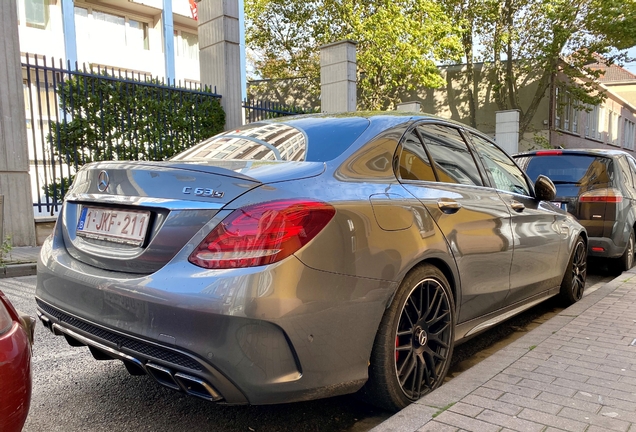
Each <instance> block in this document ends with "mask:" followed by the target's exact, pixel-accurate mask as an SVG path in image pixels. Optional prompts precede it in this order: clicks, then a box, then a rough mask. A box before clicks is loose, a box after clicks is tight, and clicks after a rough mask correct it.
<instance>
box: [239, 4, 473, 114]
mask: <svg viewBox="0 0 636 432" xmlns="http://www.w3.org/2000/svg"><path fill="white" fill-rule="evenodd" d="M245 9H246V18H247V19H246V22H247V31H246V39H247V44H248V46H249V47H250V48H251V49H252V50H253V53H254V55H255V65H256V69H257V71H258V73H259V74H260V75H261V76H262V77H263V78H296V77H301V76H302V77H309V78H311V86H310V92H314V93H319V91H320V87H319V84H320V75H319V74H320V67H319V49H318V48H319V47H320V46H321V45H324V44H327V43H331V42H335V41H339V40H344V39H349V40H354V41H356V42H357V43H358V45H357V62H358V89H359V95H358V96H359V97H358V107H359V108H360V109H383V108H391V107H394V105H395V104H396V103H397V102H399V96H398V95H399V94H400V93H404V92H405V91H409V90H413V89H416V88H420V87H437V86H440V85H442V84H443V81H442V78H441V76H440V74H439V71H438V68H437V66H436V65H437V63H438V62H439V61H451V60H452V61H456V60H458V59H459V58H460V55H461V44H460V40H459V38H458V36H457V35H458V31H457V28H456V27H455V26H454V25H453V24H452V22H451V20H450V19H449V18H448V16H447V15H446V14H445V12H444V10H443V9H442V8H441V6H440V5H439V4H438V3H437V2H435V1H432V0H393V1H390V0H367V1H359V0H312V1H298V0H247V1H246V2H245Z"/></svg>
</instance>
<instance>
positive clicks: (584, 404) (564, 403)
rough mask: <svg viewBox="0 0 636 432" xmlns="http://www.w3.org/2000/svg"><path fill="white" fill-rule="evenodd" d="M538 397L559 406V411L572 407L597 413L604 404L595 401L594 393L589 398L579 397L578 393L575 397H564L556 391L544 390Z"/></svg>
mask: <svg viewBox="0 0 636 432" xmlns="http://www.w3.org/2000/svg"><path fill="white" fill-rule="evenodd" d="M579 394H580V393H577V395H579ZM537 399H538V400H540V401H545V402H548V403H550V404H552V405H554V406H555V407H558V408H559V411H560V410H561V409H563V408H564V407H571V408H576V409H580V410H583V411H587V412H590V413H597V412H599V410H600V409H601V406H602V405H601V404H600V403H595V402H594V401H595V400H596V399H594V398H593V396H592V395H590V397H589V398H584V397H583V396H581V397H580V398H578V399H577V398H576V395H575V398H564V397H563V396H559V395H556V394H554V393H550V392H543V393H541V394H540V395H539V396H537ZM530 408H531V407H530ZM538 411H541V410H538ZM557 412H558V411H557ZM555 414H556V413H555Z"/></svg>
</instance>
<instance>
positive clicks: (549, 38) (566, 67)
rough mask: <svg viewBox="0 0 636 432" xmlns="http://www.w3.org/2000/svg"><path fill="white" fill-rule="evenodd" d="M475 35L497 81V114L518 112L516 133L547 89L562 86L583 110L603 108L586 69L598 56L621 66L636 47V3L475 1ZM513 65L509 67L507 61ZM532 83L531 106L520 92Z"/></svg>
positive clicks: (604, 0)
mask: <svg viewBox="0 0 636 432" xmlns="http://www.w3.org/2000/svg"><path fill="white" fill-rule="evenodd" d="M479 1H480V2H481V14H482V15H481V16H480V18H479V19H480V22H481V23H482V25H481V26H480V27H479V28H478V29H477V33H478V35H479V38H480V39H481V41H482V42H483V44H484V50H483V52H482V55H483V60H485V61H489V62H492V64H493V65H494V67H495V71H496V75H495V82H494V83H493V90H494V96H493V97H494V100H495V102H496V103H497V105H498V107H499V109H518V110H520V113H521V121H520V133H521V134H523V132H524V131H525V130H526V129H527V128H528V125H529V124H530V122H531V120H532V118H533V117H534V115H535V114H536V111H537V108H538V107H539V103H540V102H541V100H542V99H543V97H544V96H545V95H546V92H547V91H548V89H551V93H552V94H554V86H555V85H557V79H558V76H557V75H558V74H559V73H563V74H564V76H565V79H561V83H560V85H562V86H563V87H564V88H565V91H567V92H568V93H569V94H570V95H571V97H572V99H574V100H576V101H578V104H579V105H580V106H581V107H584V106H585V105H586V104H592V105H596V104H598V103H601V102H602V101H603V100H604V98H605V94H604V92H603V91H601V90H600V89H599V87H598V85H597V83H596V80H595V79H596V78H598V76H599V72H598V71H597V70H594V69H593V68H591V67H590V65H592V64H594V63H597V61H598V59H599V56H602V57H603V58H604V59H605V60H606V61H607V62H608V63H610V64H611V63H612V62H614V61H620V60H624V59H625V57H626V54H625V51H624V50H625V49H626V48H629V47H631V46H633V45H636V33H635V30H634V28H635V26H636V2H634V1H633V0H630V1H627V2H626V1H622V2H619V1H617V0H503V1H498V0H479ZM508 60H512V61H508ZM531 81H536V85H537V86H536V91H535V93H534V95H533V97H532V98H531V99H530V100H524V101H522V100H520V96H519V91H520V89H521V88H523V87H525V86H526V85H527V84H528V83H529V82H531Z"/></svg>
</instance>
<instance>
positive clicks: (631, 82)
mask: <svg viewBox="0 0 636 432" xmlns="http://www.w3.org/2000/svg"><path fill="white" fill-rule="evenodd" d="M464 67H465V66H464V65H453V66H447V67H443V68H442V69H441V73H442V76H443V77H444V79H445V81H446V86H445V87H442V88H438V89H423V90H421V91H418V92H414V93H412V94H410V95H407V96H406V97H405V98H403V100H409V101H416V102H420V103H421V106H422V111H423V112H427V113H431V114H435V115H438V116H440V117H444V118H449V119H453V120H456V121H459V122H461V123H465V124H470V123H471V122H470V116H469V107H468V92H467V90H466V88H465V86H464V85H463V84H462V83H463V82H464V78H463V70H464ZM597 67H598V68H599V69H600V68H603V71H604V73H603V76H602V77H601V78H600V80H599V85H600V88H601V89H603V90H604V91H605V93H606V95H607V98H606V100H605V102H604V103H603V104H601V105H597V106H581V105H580V104H578V103H577V101H575V100H574V99H572V98H571V97H569V95H567V94H565V93H564V92H563V90H562V87H561V86H559V85H558V84H557V85H556V86H555V90H554V94H552V95H550V91H549V90H548V91H546V94H545V95H544V96H543V98H542V99H541V102H540V104H539V107H538V109H537V112H536V114H535V115H534V117H533V119H532V121H531V122H530V124H529V126H528V128H527V130H526V132H525V134H524V135H523V136H522V137H520V142H519V150H520V151H523V150H529V149H534V148H541V147H548V146H551V147H563V148H615V149H623V150H625V151H629V152H633V151H634V142H635V140H636V127H635V125H636V76H635V75H633V74H632V73H630V72H629V71H627V70H625V69H623V68H621V67H619V66H616V65H612V66H609V67H607V66H605V65H601V64H599V65H598V66H597ZM475 70H476V71H475V77H476V79H475V81H474V82H473V88H474V91H475V94H478V95H479V96H478V97H477V100H476V116H475V123H476V127H477V129H479V130H481V131H482V132H484V133H487V134H489V135H491V136H493V137H494V138H495V139H496V136H495V113H496V112H497V111H498V106H497V104H496V103H495V101H494V98H493V88H492V83H493V82H495V80H494V79H492V78H493V77H492V75H491V74H493V73H494V71H493V70H492V68H491V67H490V66H489V65H487V64H483V63H480V64H476V65H475ZM565 79H566V78H565V76H564V75H559V76H557V83H558V82H559V80H565ZM561 82H562V81H561ZM535 91H536V83H535V82H533V81H532V80H529V81H528V82H527V83H525V86H524V87H522V88H521V89H520V91H519V100H520V101H521V105H522V106H523V108H524V109H525V108H526V107H527V105H528V104H529V103H530V101H531V100H532V98H533V97H534V93H535ZM551 105H552V109H550V106H551ZM551 116H552V118H550V117H551Z"/></svg>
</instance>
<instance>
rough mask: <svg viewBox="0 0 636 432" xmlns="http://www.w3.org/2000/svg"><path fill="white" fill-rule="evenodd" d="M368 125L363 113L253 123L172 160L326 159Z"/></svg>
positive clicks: (347, 143) (318, 160)
mask: <svg viewBox="0 0 636 432" xmlns="http://www.w3.org/2000/svg"><path fill="white" fill-rule="evenodd" d="M368 126H369V121H368V120H367V119H365V118H361V117H349V118H322V117H306V118H298V119H294V120H290V121H286V122H276V121H273V122H271V123H269V122H268V123H252V124H248V125H245V126H241V127H240V128H238V129H234V130H230V131H226V132H222V133H220V134H218V135H215V136H213V137H212V138H208V139H207V140H205V141H203V142H201V143H199V144H197V145H195V146H194V147H192V148H190V149H188V150H186V151H184V152H182V153H179V154H178V155H176V156H174V157H173V158H172V160H175V161H206V160H211V159H235V160H236V159H239V160H284V161H308V162H326V161H329V160H332V159H334V158H336V157H338V156H339V155H341V154H342V153H343V152H344V151H345V150H346V149H347V148H349V146H351V144H353V142H354V141H355V140H356V139H357V138H358V137H359V136H360V135H361V134H362V132H364V131H365V130H366V128H367V127H368Z"/></svg>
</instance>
